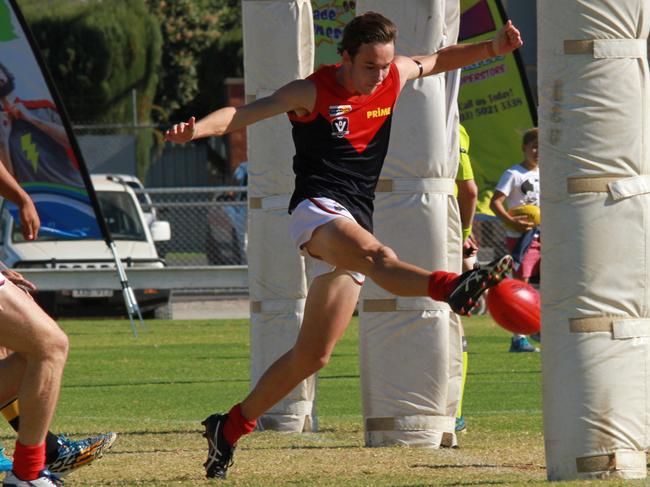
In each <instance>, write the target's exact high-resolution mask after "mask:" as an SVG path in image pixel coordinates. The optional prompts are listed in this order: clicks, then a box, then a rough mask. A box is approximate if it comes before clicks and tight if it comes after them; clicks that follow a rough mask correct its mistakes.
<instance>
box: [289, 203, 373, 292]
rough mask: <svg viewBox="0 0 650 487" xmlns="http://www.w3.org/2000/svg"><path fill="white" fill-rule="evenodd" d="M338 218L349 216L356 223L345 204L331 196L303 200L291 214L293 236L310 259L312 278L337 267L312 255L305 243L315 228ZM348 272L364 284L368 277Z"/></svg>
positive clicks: (290, 229)
mask: <svg viewBox="0 0 650 487" xmlns="http://www.w3.org/2000/svg"><path fill="white" fill-rule="evenodd" d="M337 218H348V219H350V220H352V221H353V222H355V223H356V220H355V219H354V217H353V216H352V214H351V213H350V212H349V211H348V210H347V209H346V208H345V207H344V206H342V205H340V204H339V203H337V202H336V201H334V200H332V199H330V198H309V199H306V200H303V201H301V202H300V204H299V205H298V206H296V208H295V209H294V210H293V213H292V214H291V223H290V226H289V231H290V232H291V238H292V240H293V242H294V243H295V244H296V247H297V248H298V250H300V251H301V252H302V253H303V255H304V256H305V259H306V260H308V261H309V266H310V270H311V276H310V277H311V278H312V279H315V278H317V277H318V276H322V275H323V274H328V273H330V272H333V271H334V270H335V269H336V267H335V266H333V265H331V264H328V263H327V262H325V261H324V260H321V259H317V258H315V257H312V256H311V255H309V253H308V252H307V251H305V250H304V249H303V245H305V244H306V243H307V242H309V240H310V239H311V236H312V234H313V233H314V230H316V229H317V228H318V227H320V226H322V225H325V224H326V223H329V222H331V221H333V220H335V219H337ZM348 274H350V275H351V276H352V278H353V279H354V280H355V281H356V282H358V283H359V284H363V282H364V281H365V279H366V276H364V275H363V274H361V273H359V272H352V271H348Z"/></svg>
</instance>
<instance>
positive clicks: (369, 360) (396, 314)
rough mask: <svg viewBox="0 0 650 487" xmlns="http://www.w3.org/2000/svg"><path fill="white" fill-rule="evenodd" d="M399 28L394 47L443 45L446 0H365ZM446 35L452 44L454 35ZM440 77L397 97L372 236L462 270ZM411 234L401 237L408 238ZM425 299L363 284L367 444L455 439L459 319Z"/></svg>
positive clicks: (409, 257) (410, 257)
mask: <svg viewBox="0 0 650 487" xmlns="http://www.w3.org/2000/svg"><path fill="white" fill-rule="evenodd" d="M367 10H373V11H376V12H379V13H382V14H384V15H386V16H387V17H388V18H390V19H391V20H393V21H394V22H395V23H396V24H397V26H398V29H399V37H398V41H397V52H398V53H399V54H406V55H416V54H428V53H431V52H433V51H435V50H437V49H439V48H441V47H443V46H444V45H445V43H447V42H448V39H447V37H446V33H447V29H446V27H445V20H446V15H447V4H446V1H445V0H404V1H401V2H395V1H390V0H374V1H371V0H367V1H358V2H357V13H358V14H359V13H362V12H364V11H367ZM452 42H453V41H452ZM446 121H447V101H446V86H445V77H444V75H436V76H430V77H427V78H423V79H420V80H416V81H414V82H409V83H408V84H407V86H406V87H405V89H404V91H403V92H402V94H401V95H400V99H399V101H398V103H397V107H396V110H395V114H394V115H393V129H392V136H391V141H390V147H389V151H388V156H387V158H386V163H385V165H384V170H383V171H382V175H381V179H380V183H379V186H378V190H377V197H376V200H375V216H374V221H375V234H376V235H377V237H378V238H379V239H380V240H381V241H382V242H384V243H386V244H387V245H388V246H390V247H391V248H393V249H394V250H395V252H396V253H397V254H398V255H399V256H400V258H402V259H403V260H406V261H408V262H412V263H414V264H417V265H420V266H422V267H424V268H428V269H445V270H446V269H449V270H454V271H459V270H460V254H461V242H460V239H461V231H460V218H459V214H458V207H457V204H456V200H455V197H454V195H453V191H454V178H455V175H456V170H457V159H454V161H452V160H450V157H449V154H450V151H449V142H448V140H447V127H446ZM406 236H408V238H405V237H406ZM452 316H453V313H451V311H450V309H449V307H448V306H447V305H446V304H444V303H439V302H435V301H433V300H432V299H429V298H397V297H395V296H393V295H391V294H389V293H388V292H386V291H384V290H383V289H381V288H380V287H378V286H377V285H375V284H374V283H372V282H370V281H366V284H365V285H364V289H363V291H362V298H361V303H360V346H359V348H360V362H361V384H362V398H363V407H364V420H365V433H366V445H368V446H382V445H391V444H405V445H411V446H423V447H432V448H437V447H439V446H440V445H441V444H448V445H449V446H451V445H452V444H455V433H454V422H455V418H454V417H455V412H456V407H457V403H458V394H459V384H460V375H461V372H462V371H461V369H462V361H461V360H460V358H459V357H460V356H461V354H462V349H461V345H460V333H459V326H458V325H459V323H458V320H457V319H456V317H455V316H453V317H452Z"/></svg>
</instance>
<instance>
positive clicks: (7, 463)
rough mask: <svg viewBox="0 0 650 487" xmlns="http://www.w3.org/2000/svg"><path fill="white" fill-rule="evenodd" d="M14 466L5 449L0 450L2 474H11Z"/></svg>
mask: <svg viewBox="0 0 650 487" xmlns="http://www.w3.org/2000/svg"><path fill="white" fill-rule="evenodd" d="M13 466H14V464H13V463H12V462H11V460H10V459H9V458H7V457H6V455H5V449H4V448H0V472H9V471H11V469H12V468H13Z"/></svg>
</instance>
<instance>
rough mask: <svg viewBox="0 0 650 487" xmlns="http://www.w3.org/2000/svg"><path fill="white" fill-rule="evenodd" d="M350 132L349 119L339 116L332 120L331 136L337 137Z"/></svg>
mask: <svg viewBox="0 0 650 487" xmlns="http://www.w3.org/2000/svg"><path fill="white" fill-rule="evenodd" d="M349 133H350V119H348V117H339V118H335V119H334V120H332V136H333V137H338V138H339V139H340V138H342V137H345V136H346V135H348V134H349Z"/></svg>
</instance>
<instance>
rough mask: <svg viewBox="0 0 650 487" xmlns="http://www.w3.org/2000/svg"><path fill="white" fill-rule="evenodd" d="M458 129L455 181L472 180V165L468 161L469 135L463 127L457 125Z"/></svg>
mask: <svg viewBox="0 0 650 487" xmlns="http://www.w3.org/2000/svg"><path fill="white" fill-rule="evenodd" d="M458 127H459V128H460V144H459V145H460V160H459V163H458V173H457V174H456V181H468V180H470V179H474V171H473V170H472V163H471V161H470V160H469V135H467V131H466V130H465V127H463V126H462V125H459V126H458Z"/></svg>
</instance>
